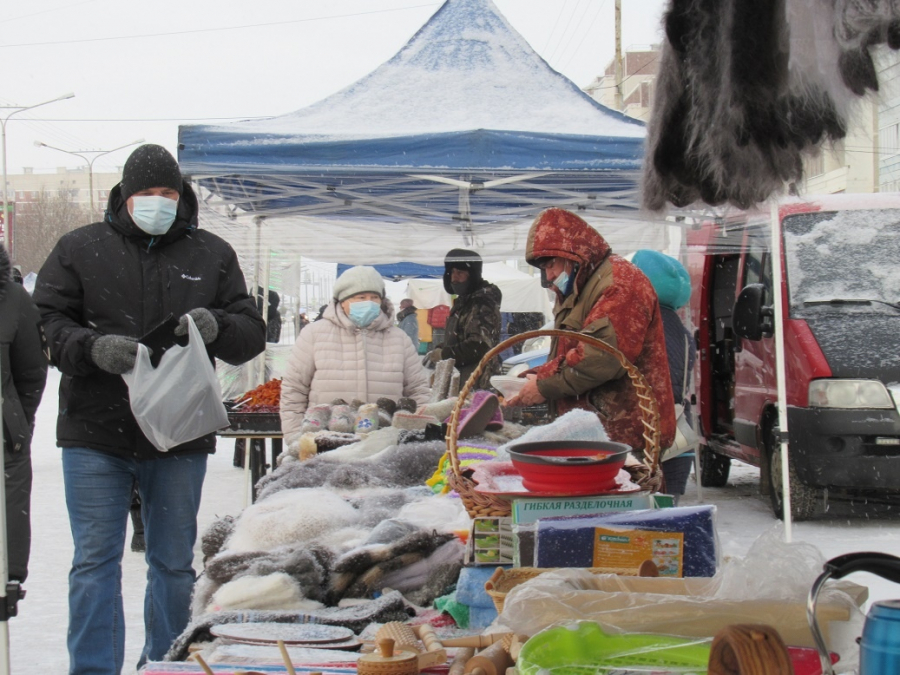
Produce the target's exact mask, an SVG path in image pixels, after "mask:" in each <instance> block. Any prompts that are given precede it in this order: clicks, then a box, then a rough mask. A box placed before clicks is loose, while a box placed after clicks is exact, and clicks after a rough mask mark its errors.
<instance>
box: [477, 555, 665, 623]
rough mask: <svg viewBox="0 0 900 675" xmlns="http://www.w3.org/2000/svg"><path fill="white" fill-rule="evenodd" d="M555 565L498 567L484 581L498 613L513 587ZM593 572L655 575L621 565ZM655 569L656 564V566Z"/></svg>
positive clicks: (596, 569)
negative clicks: (621, 566)
mask: <svg viewBox="0 0 900 675" xmlns="http://www.w3.org/2000/svg"><path fill="white" fill-rule="evenodd" d="M555 569H557V568H555V567H513V568H512V569H504V568H502V567H498V568H497V569H496V570H495V571H494V573H493V574H492V575H491V578H490V579H488V580H487V581H485V582H484V591H485V593H487V594H488V595H489V596H491V600H493V601H494V606H495V607H496V608H497V613H498V614H499V613H501V612H503V603H504V601H505V600H506V595H507V593H509V592H510V591H511V590H512V589H513V587H515V586H518V585H519V584H522V583H525V582H526V581H528V580H529V579H534V578H535V577H536V576H538V575H539V574H543V573H544V572H552V571H554V570H555ZM586 569H587V571H588V572H590V573H591V574H619V575H621V576H624V577H638V576H655V575H654V574H642V570H641V568H633V567H629V568H620V567H588V568H586ZM654 569H655V566H654Z"/></svg>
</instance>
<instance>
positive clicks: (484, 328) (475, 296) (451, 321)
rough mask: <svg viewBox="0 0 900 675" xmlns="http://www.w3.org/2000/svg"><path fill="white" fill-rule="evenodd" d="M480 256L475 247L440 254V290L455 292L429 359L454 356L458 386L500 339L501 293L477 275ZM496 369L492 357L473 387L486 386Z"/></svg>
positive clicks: (497, 370)
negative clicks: (441, 339)
mask: <svg viewBox="0 0 900 675" xmlns="http://www.w3.org/2000/svg"><path fill="white" fill-rule="evenodd" d="M481 268H482V260H481V256H480V255H478V254H477V253H475V251H467V250H465V249H461V248H455V249H453V250H452V251H450V252H449V253H448V254H447V255H446V257H445V258H444V290H446V291H447V292H448V293H450V294H451V295H454V294H455V295H456V296H457V297H456V299H455V300H454V301H453V307H452V308H451V309H450V316H448V317H447V325H446V327H445V332H444V343H443V345H442V346H440V347H438V348H435V349H433V350H431V352H430V353H429V358H430V359H431V361H433V362H435V363H436V362H438V361H440V360H442V359H455V360H456V368H457V369H458V370H459V374H460V386H462V384H464V383H465V382H467V381H468V379H469V377H470V376H471V375H472V373H473V372H474V370H475V368H476V367H477V366H478V364H479V363H480V362H481V359H482V358H483V357H484V355H485V354H487V353H488V351H489V350H490V349H491V348H492V347H494V346H495V345H497V344H498V343H499V342H500V301H501V299H502V297H503V294H502V293H501V292H500V289H499V288H497V287H496V286H495V285H494V284H492V283H490V282H488V281H485V280H484V279H483V278H482V277H481ZM499 372H500V358H499V357H495V358H494V359H492V360H491V362H490V363H488V364H486V365H485V367H484V368H483V369H482V373H481V376H480V377H479V378H478V382H476V383H475V387H474V388H475V389H486V388H487V387H488V386H489V385H490V378H491V376H493V375H496V374H498V373H499Z"/></svg>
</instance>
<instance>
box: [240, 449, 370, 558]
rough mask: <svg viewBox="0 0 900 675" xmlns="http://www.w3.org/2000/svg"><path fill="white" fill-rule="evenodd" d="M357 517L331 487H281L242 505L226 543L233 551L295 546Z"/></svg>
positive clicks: (352, 521) (266, 549) (351, 507)
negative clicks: (297, 488)
mask: <svg viewBox="0 0 900 675" xmlns="http://www.w3.org/2000/svg"><path fill="white" fill-rule="evenodd" d="M299 466H301V467H302V466H304V464H300V465H299ZM358 521H359V512H358V511H357V510H356V509H354V508H353V506H352V505H350V504H348V503H347V502H346V501H345V500H344V499H342V498H341V497H340V496H339V495H337V494H336V493H334V492H332V491H331V490H323V489H302V490H289V491H283V492H280V493H278V494H274V495H272V496H270V497H269V498H267V499H265V500H259V501H257V502H256V503H255V504H252V505H251V506H248V507H247V508H246V509H244V511H243V512H242V513H241V515H240V517H239V518H238V519H237V521H236V523H235V527H234V532H233V533H232V535H231V537H229V539H228V542H227V546H228V550H229V551H232V552H246V551H259V550H265V551H268V550H272V549H274V548H277V547H279V546H296V545H298V544H300V543H303V542H308V541H311V540H313V539H315V538H316V537H320V536H322V535H323V534H325V533H326V532H330V531H332V530H335V529H338V528H340V527H344V526H347V525H353V524H355V523H356V522H358Z"/></svg>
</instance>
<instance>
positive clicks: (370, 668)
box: [356, 638, 419, 675]
mask: <svg viewBox="0 0 900 675" xmlns="http://www.w3.org/2000/svg"><path fill="white" fill-rule="evenodd" d="M356 672H357V673H358V674H359V675H419V660H418V655H417V654H416V653H415V652H410V651H406V650H403V651H398V652H395V651H394V641H393V640H392V639H390V638H385V639H383V640H379V641H378V652H375V653H372V654H363V655H362V656H360V657H359V661H357V662H356Z"/></svg>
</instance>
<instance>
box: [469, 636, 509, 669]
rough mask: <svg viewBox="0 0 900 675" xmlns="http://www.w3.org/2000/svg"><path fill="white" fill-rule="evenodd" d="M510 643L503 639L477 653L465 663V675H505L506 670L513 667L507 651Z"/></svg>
mask: <svg viewBox="0 0 900 675" xmlns="http://www.w3.org/2000/svg"><path fill="white" fill-rule="evenodd" d="M511 641H512V638H509V639H504V640H501V641H499V642H495V643H494V644H492V645H491V646H490V647H488V648H487V649H483V650H482V651H480V652H478V653H477V654H476V655H475V656H473V657H472V658H471V659H469V661H468V663H466V670H465V675H506V669H507V668H509V667H510V666H513V665H515V663H514V662H513V660H512V659H511V658H510V656H509V651H508V649H509V643H510V642H511Z"/></svg>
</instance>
